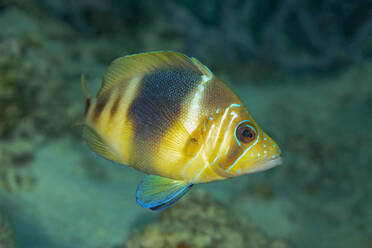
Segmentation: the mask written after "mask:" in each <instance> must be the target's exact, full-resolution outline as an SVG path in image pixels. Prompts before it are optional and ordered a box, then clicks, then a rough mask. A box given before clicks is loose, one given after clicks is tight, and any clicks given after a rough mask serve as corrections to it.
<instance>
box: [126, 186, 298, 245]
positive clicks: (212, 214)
mask: <svg viewBox="0 0 372 248" xmlns="http://www.w3.org/2000/svg"><path fill="white" fill-rule="evenodd" d="M125 247H126V248H150V247H151V248H158V247H159V248H160V247H161V248H208V247H215V248H229V247H234V248H243V247H244V248H266V247H267V248H277V247H281V248H288V247H291V246H290V244H289V243H288V242H286V241H285V240H281V239H271V238H269V237H268V236H267V235H266V234H265V233H263V232H262V231H261V230H259V229H258V228H257V227H255V226H254V225H252V223H249V221H248V219H247V217H246V216H245V217H244V218H242V217H241V216H238V215H237V214H236V213H234V212H233V210H232V209H231V208H229V207H228V206H226V205H223V204H221V203H219V202H217V201H216V200H214V199H213V198H212V197H211V196H210V195H208V194H207V193H205V192H203V191H200V190H199V191H198V190H195V191H194V192H192V193H191V194H190V195H189V196H188V197H186V199H183V200H181V201H180V202H179V203H177V204H176V205H174V206H172V207H171V208H169V209H168V210H165V211H164V212H162V213H161V215H160V217H159V219H158V220H157V221H156V222H155V223H152V224H148V225H147V226H145V227H143V228H140V229H138V230H137V231H135V232H134V233H133V235H132V236H131V237H130V238H129V240H128V241H127V242H126V246H125Z"/></svg>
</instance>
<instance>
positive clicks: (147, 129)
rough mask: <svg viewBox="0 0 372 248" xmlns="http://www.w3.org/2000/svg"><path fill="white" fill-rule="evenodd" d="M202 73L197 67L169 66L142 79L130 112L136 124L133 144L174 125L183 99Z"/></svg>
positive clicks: (130, 116) (140, 142)
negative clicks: (193, 68) (195, 68)
mask: <svg viewBox="0 0 372 248" xmlns="http://www.w3.org/2000/svg"><path fill="white" fill-rule="evenodd" d="M201 75H202V74H201V73H200V72H199V71H196V70H195V71H194V70H185V69H181V68H170V69H167V70H159V71H154V72H151V73H150V74H148V75H146V76H145V77H144V78H143V79H142V82H141V85H140V88H139V91H138V94H137V96H136V98H135V99H134V100H133V102H132V104H131V105H130V107H129V109H128V113H127V116H128V119H131V120H132V124H133V131H134V133H133V134H134V136H133V139H134V144H138V145H144V144H143V142H144V141H146V140H147V139H155V140H158V139H159V138H161V137H162V135H163V134H164V133H165V132H166V131H167V130H168V129H169V128H171V127H172V123H173V122H174V121H175V120H177V118H179V116H180V114H181V109H182V103H183V102H184V101H187V99H186V97H187V96H188V94H189V93H190V92H192V91H193V89H195V87H197V85H198V83H199V81H200V79H201Z"/></svg>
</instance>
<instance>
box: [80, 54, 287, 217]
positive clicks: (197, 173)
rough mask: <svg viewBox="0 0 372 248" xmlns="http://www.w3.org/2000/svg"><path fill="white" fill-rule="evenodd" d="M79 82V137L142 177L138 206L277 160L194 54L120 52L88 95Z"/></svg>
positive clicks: (157, 205) (274, 148)
mask: <svg viewBox="0 0 372 248" xmlns="http://www.w3.org/2000/svg"><path fill="white" fill-rule="evenodd" d="M82 85H83V90H84V93H85V94H86V97H87V99H86V108H85V114H84V125H85V128H84V138H85V139H86V141H87V143H88V145H89V147H90V148H91V149H92V150H94V151H95V152H96V153H98V154H99V155H101V156H103V157H105V158H107V159H109V160H112V161H116V162H118V163H122V164H127V165H130V166H131V167H133V168H135V169H138V170H140V171H142V172H144V173H146V174H148V175H146V176H144V177H143V179H142V181H141V183H140V184H139V186H138V188H137V194H136V197H137V202H138V203H139V204H140V205H141V206H143V207H146V208H150V209H153V210H155V209H164V208H166V207H168V206H169V205H171V204H173V203H174V202H176V201H177V200H178V199H179V198H181V197H182V196H183V195H184V194H185V193H186V192H187V191H188V190H189V189H190V187H191V186H192V185H194V184H197V183H205V182H211V181H216V180H222V179H226V178H230V177H235V176H239V175H243V174H246V173H252V172H256V171H261V170H265V169H268V168H271V167H273V166H276V165H278V164H280V163H281V159H280V153H281V152H280V149H279V147H278V145H277V144H276V143H275V142H274V141H273V140H272V139H271V138H270V137H269V136H268V135H267V134H266V133H264V132H263V131H262V129H261V128H260V127H259V126H258V125H257V123H256V122H255V120H254V119H253V118H252V116H251V115H250V114H249V112H248V110H247V109H246V107H245V106H244V105H243V103H242V102H241V100H240V99H239V97H238V96H237V95H236V94H234V92H232V90H231V89H230V88H228V87H227V86H226V85H225V84H223V83H222V82H221V81H220V80H219V79H217V78H216V77H215V76H214V75H213V73H212V72H211V71H210V70H209V69H208V68H207V67H206V66H204V65H203V64H201V63H200V62H199V61H198V60H196V59H195V58H189V57H187V56H186V55H183V54H181V53H176V52H170V51H163V52H151V53H144V54H135V55H130V56H125V57H121V58H118V59H116V60H115V61H113V62H112V64H111V65H110V66H109V67H108V69H107V71H106V72H105V73H104V76H103V79H102V87H101V89H100V90H99V92H98V94H97V97H96V98H95V99H92V98H90V97H89V95H88V94H87V91H86V86H85V82H84V80H83V78H82Z"/></svg>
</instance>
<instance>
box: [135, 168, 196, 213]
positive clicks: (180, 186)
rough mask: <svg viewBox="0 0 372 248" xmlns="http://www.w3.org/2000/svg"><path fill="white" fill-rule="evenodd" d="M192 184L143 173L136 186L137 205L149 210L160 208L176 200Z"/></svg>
mask: <svg viewBox="0 0 372 248" xmlns="http://www.w3.org/2000/svg"><path fill="white" fill-rule="evenodd" d="M192 185H193V184H191V183H187V182H184V181H179V180H174V179H170V178H165V177H160V176H155V175H145V176H143V178H142V180H141V182H140V184H139V185H138V187H137V192H136V200H137V203H138V204H139V205H141V206H142V207H144V208H149V209H151V210H162V209H165V208H167V207H169V206H170V205H172V204H174V203H175V202H177V201H178V200H179V199H180V198H181V197H182V196H184V195H185V194H186V193H187V192H188V191H189V190H190V188H191V187H192Z"/></svg>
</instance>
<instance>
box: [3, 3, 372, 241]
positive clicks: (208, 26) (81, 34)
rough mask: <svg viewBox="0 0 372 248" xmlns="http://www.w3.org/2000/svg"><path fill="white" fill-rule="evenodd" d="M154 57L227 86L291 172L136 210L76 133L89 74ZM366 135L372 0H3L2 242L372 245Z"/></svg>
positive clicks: (123, 177) (371, 100)
mask: <svg viewBox="0 0 372 248" xmlns="http://www.w3.org/2000/svg"><path fill="white" fill-rule="evenodd" d="M154 50H175V51H180V52H184V53H186V54H187V55H190V56H194V57H197V58H198V59H200V61H202V62H203V63H204V64H205V65H207V66H208V67H209V68H210V69H211V70H212V71H213V72H214V73H215V75H216V76H217V77H219V78H220V79H222V80H223V81H224V82H225V83H227V84H228V85H229V86H231V87H232V88H233V89H234V90H235V91H236V92H237V93H238V95H240V97H241V98H242V99H243V101H244V102H245V103H246V104H247V106H248V108H249V109H250V112H251V113H253V116H254V117H255V119H256V120H257V122H258V123H260V125H261V126H262V128H263V129H264V130H266V131H267V132H268V133H269V134H270V135H271V136H272V137H273V138H274V139H275V140H276V141H277V142H278V144H279V145H280V146H281V148H282V151H283V158H284V163H283V165H281V166H280V167H277V168H275V169H273V170H269V171H265V172H263V173H258V174H252V175H247V176H243V177H239V178H235V179H232V180H227V181H223V182H218V183H212V184H207V185H199V186H198V187H197V188H198V189H195V190H194V189H193V190H192V191H191V192H190V193H189V195H188V196H187V197H185V199H182V200H181V201H180V202H179V203H178V204H176V205H175V206H173V207H171V208H169V209H167V210H165V211H163V212H161V213H159V212H151V211H148V210H146V209H142V208H141V207H139V206H137V204H136V202H135V189H136V187H137V184H138V182H139V180H140V177H141V174H140V173H139V172H136V171H134V170H133V169H131V168H129V167H126V166H119V165H116V164H111V163H110V162H108V161H105V160H103V159H101V158H99V157H97V156H96V155H94V154H92V153H91V152H90V151H89V150H88V148H87V146H86V145H85V144H84V142H83V141H82V138H81V128H80V127H77V126H74V123H75V122H76V121H77V120H78V119H79V117H80V116H81V114H82V112H83V108H84V106H83V105H84V103H83V102H84V99H83V94H82V92H81V86H80V74H81V73H85V75H86V77H87V83H88V88H89V90H90V92H92V93H93V92H96V90H97V89H98V88H99V86H100V80H101V77H102V74H103V72H104V70H105V69H106V68H107V66H108V64H109V63H110V62H111V61H112V60H113V59H114V58H117V57H120V56H124V55H128V54H133V53H139V52H146V51H154ZM371 127H372V1H371V0H354V1H350V0H349V1H348V0H338V1H335V0H315V1H306V0H304V1H295V0H210V1H207V0H202V1H201V0H199V1H197V0H188V1H187V0H177V1H171V0H158V1H144V0H143V1H141V0H125V1H120V0H34V1H32V0H0V247H1V248H10V247H12V248H13V247H20V248H75V247H77V248H85V247H87V248H91V247H92V248H119V247H120V248H158V247H159V248H160V247H162V248H194V247H195V248H202V247H203V248H204V247H205V248H209V247H216V248H225V247H226V248H235V247H236V248H240V247H247V248H287V247H288V248H290V247H301V248H307V247H309V248H310V247H318V248H325V247H327V248H333V247H335V248H336V247H337V248H350V247H352V248H357V247H361V248H368V247H372V229H371V225H372V211H371V204H372V194H371V189H372V180H371V177H372V132H371V131H372V129H371Z"/></svg>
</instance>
